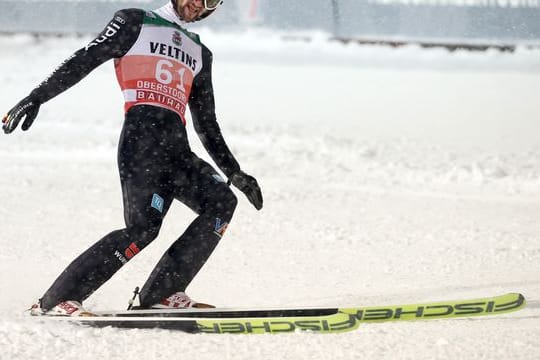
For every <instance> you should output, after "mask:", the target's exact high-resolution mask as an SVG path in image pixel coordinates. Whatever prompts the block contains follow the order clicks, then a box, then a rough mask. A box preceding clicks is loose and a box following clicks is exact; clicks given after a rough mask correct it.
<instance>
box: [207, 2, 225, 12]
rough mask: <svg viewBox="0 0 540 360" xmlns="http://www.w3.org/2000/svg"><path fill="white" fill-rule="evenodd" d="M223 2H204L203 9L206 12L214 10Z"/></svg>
mask: <svg viewBox="0 0 540 360" xmlns="http://www.w3.org/2000/svg"><path fill="white" fill-rule="evenodd" d="M221 3H223V0H204V8H205V9H206V10H215V9H216V8H217V7H218V6H219V5H220V4H221Z"/></svg>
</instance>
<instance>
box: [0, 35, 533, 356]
mask: <svg viewBox="0 0 540 360" xmlns="http://www.w3.org/2000/svg"><path fill="white" fill-rule="evenodd" d="M202 35H203V40H205V39H207V41H208V45H209V46H210V47H211V48H212V49H213V51H214V55H215V66H214V72H215V73H214V82H215V89H216V93H217V106H218V113H219V118H220V123H221V127H222V129H223V132H224V134H225V137H226V139H227V141H228V143H229V144H230V146H231V148H232V149H233V151H234V153H235V154H236V155H237V157H238V159H239V161H240V163H241V164H242V166H243V168H244V169H245V170H246V171H247V172H249V173H252V174H254V175H255V176H256V177H257V179H258V180H259V182H260V184H261V186H262V188H263V192H264V197H265V208H264V209H263V211H261V212H256V211H255V210H254V209H253V208H252V207H251V206H250V204H249V203H248V202H247V201H246V200H245V199H244V197H243V195H242V194H241V193H238V192H237V193H238V196H239V198H240V200H241V202H240V206H239V207H238V210H237V213H236V215H235V219H234V221H233V222H232V224H231V226H230V228H229V230H228V233H227V235H226V237H225V238H224V239H223V241H222V243H221V244H220V246H219V247H218V249H217V250H216V252H215V254H214V255H213V257H212V258H211V260H210V261H209V262H208V264H207V265H206V266H205V268H204V269H203V270H202V271H201V273H200V275H199V276H198V277H197V279H196V280H195V282H194V283H193V284H192V286H191V287H190V289H189V293H190V294H191V295H192V296H193V297H194V298H195V299H201V300H204V301H210V302H212V303H215V304H216V305H219V306H234V307H236V306H253V305H260V306H294V305H314V306H335V305H379V304H395V303H416V302H423V301H434V300H444V299H459V298H470V297H478V296H484V295H495V294H499V293H503V292H508V291H518V292H522V293H523V294H524V295H525V296H526V297H527V298H528V299H529V300H532V301H533V302H534V301H536V305H535V306H534V307H529V308H527V309H525V310H523V311H521V312H519V313H516V314H512V315H505V316H501V317H494V318H490V319H482V320H456V321H444V322H416V323H406V324H376V325H375V324H374V325H366V326H362V327H361V328H360V329H359V330H358V331H356V332H353V333H350V334H343V335H339V336H316V335H310V334H298V335H293V336H263V337H246V336H240V337H234V336H189V335H185V334H176V333H170V332H167V331H122V330H113V329H103V330H95V329H86V328H76V327H75V328H74V327H71V326H67V325H62V324H58V325H54V326H49V325H47V326H45V325H44V324H42V323H40V322H36V321H35V319H31V318H28V317H27V315H26V314H24V313H23V309H25V308H26V307H28V306H29V305H30V304H31V303H32V302H33V301H35V300H36V299H37V298H38V297H39V296H41V295H42V294H43V292H44V291H45V290H46V289H47V287H48V286H49V285H50V283H51V282H52V281H53V280H54V279H55V277H56V276H57V275H58V274H59V273H60V272H61V271H62V270H63V269H64V267H65V266H66V265H67V264H68V263H69V262H70V261H71V260H72V259H73V258H74V257H75V256H76V255H78V254H79V253H80V252H81V251H82V250H83V249H85V248H87V247H88V246H90V245H91V244H92V243H94V242H95V241H97V240H98V239H99V238H100V237H101V236H103V235H104V234H106V233H107V232H109V231H111V230H113V229H117V228H121V227H122V226H123V219H122V209H121V193H120V188H119V181H118V176H117V170H116V164H115V161H116V159H115V157H116V143H117V139H118V136H119V133H120V128H121V123H122V120H121V119H122V98H121V94H120V91H119V89H118V86H117V85H116V84H115V80H114V72H113V67H112V64H110V63H109V64H106V65H104V66H102V67H101V68H99V69H98V70H96V71H95V72H94V73H93V74H92V75H90V76H89V77H88V78H86V79H85V80H83V81H82V82H81V84H79V85H78V86H77V87H75V88H73V89H72V90H70V91H68V92H67V93H65V94H63V95H62V96H60V97H58V98H57V99H54V100H52V101H51V102H50V103H48V104H46V105H44V106H43V107H42V110H41V113H40V116H39V117H38V119H37V120H36V123H35V124H34V126H33V128H32V129H31V130H30V131H29V132H27V133H22V132H20V131H17V132H16V133H14V134H12V135H10V136H1V139H0V155H1V157H0V188H1V189H2V190H3V191H2V192H0V219H2V220H1V226H0V245H1V248H2V251H1V252H0V270H1V271H0V286H1V288H2V296H1V297H0V315H2V317H3V320H2V322H0V358H1V359H4V358H5V359H33V358H54V357H56V358H66V359H69V358H77V359H94V358H96V357H100V356H101V357H105V358H109V359H125V358H130V357H133V356H141V355H142V356H145V357H148V358H156V359H157V358H169V357H172V356H180V355H181V356H182V357H184V358H196V359H199V360H204V359H214V358H215V357H216V356H219V357H220V358H231V359H232V358H234V359H248V358H249V359H252V358H253V357H257V358H259V359H276V358H290V359H299V358H305V359H330V358H331V359H349V358H350V359H352V358H359V357H361V356H362V357H364V358H370V359H378V358H387V359H395V358H414V359H424V358H425V359H432V358H442V359H444V358H473V359H474V358H478V359H479V358H504V357H512V358H521V359H527V358H530V359H533V358H537V357H538V355H539V354H540V341H539V340H538V339H539V338H540V322H539V321H538V317H539V315H540V314H539V308H538V306H537V304H538V303H537V301H538V300H540V281H539V277H538V275H539V274H540V261H539V260H540V239H539V237H540V222H539V221H538V213H540V160H539V159H540V131H539V130H540V125H539V124H540V123H539V122H538V119H539V118H540V110H539V109H538V106H537V99H538V94H539V93H540V71H539V70H540V52H537V51H526V50H520V51H518V52H517V53H515V54H500V53H496V52H488V53H474V54H470V53H465V52H456V53H447V52H445V51H443V50H429V51H426V50H419V49H417V48H414V47H413V48H405V49H399V50H393V49H386V48H378V47H357V46H346V47H343V46H341V45H338V44H334V43H326V42H323V41H320V40H317V39H316V40H315V41H314V42H311V43H291V42H282V41H280V40H279V38H277V37H274V36H271V35H268V34H266V35H261V34H257V35H253V34H232V35H231V34H212V33H203V34H202ZM255 39H257V40H258V42H255V41H253V40H255ZM87 40H88V39H75V38H74V39H41V40H39V41H36V40H34V39H32V38H30V37H25V36H19V37H2V38H0V44H1V45H2V49H3V53H2V57H1V58H0V65H1V68H2V69H3V70H2V72H1V73H0V79H1V80H2V82H1V83H2V84H3V89H4V91H3V92H2V94H3V96H2V97H1V98H0V109H3V111H7V110H8V109H9V108H10V107H11V106H12V105H14V104H15V103H16V102H17V101H18V100H19V99H20V98H22V97H23V96H25V95H26V94H27V93H28V92H29V91H30V90H31V88H32V87H33V86H34V85H35V84H37V83H39V82H40V81H41V80H42V79H43V78H44V77H45V76H46V75H47V74H48V73H49V72H50V71H51V70H52V69H53V68H54V67H55V66H56V65H57V64H58V63H59V62H61V61H62V60H63V59H64V58H66V57H67V56H69V55H70V53H71V52H72V51H74V50H75V49H76V48H78V47H80V46H82V45H84V44H85V43H86V42H87ZM261 43H262V45H259V44H261ZM248 47H249V48H248ZM36 54H38V55H39V57H38V58H36V56H37V55H36ZM38 60H39V61H38ZM190 135H191V139H192V141H191V143H192V145H193V147H194V149H196V151H197V152H198V153H199V154H201V155H202V154H204V151H203V150H201V146H200V144H199V143H198V141H197V140H196V135H195V134H194V133H193V132H192V130H191V128H190ZM193 217H194V215H193V214H192V213H190V212H189V211H188V210H187V209H185V208H184V207H183V206H181V205H179V204H178V205H177V206H173V208H172V209H171V211H170V212H169V214H168V217H167V218H166V220H165V223H164V226H163V229H162V231H161V234H160V236H159V238H158V239H157V240H156V241H155V242H154V243H153V244H152V245H151V246H150V247H149V248H148V249H146V250H145V251H144V252H143V253H142V254H140V255H139V256H137V257H136V258H135V259H133V261H131V262H130V263H129V264H128V265H126V266H125V267H124V268H123V269H122V270H121V271H120V272H119V273H118V274H117V276H116V277H114V278H113V279H112V280H111V281H110V282H109V283H107V284H106V285H105V286H104V287H103V288H101V289H100V290H98V291H97V292H96V293H95V294H94V295H93V296H92V297H91V298H89V299H88V301H87V302H86V305H87V306H88V307H90V308H94V309H123V308H124V307H125V306H126V304H127V299H128V298H129V297H130V295H131V291H132V290H133V288H134V287H135V286H137V285H141V284H142V283H143V282H144V280H145V278H146V276H147V274H148V273H149V271H150V270H151V268H152V266H153V265H154V263H155V262H156V261H157V260H158V259H159V257H160V256H161V254H162V252H163V251H165V249H166V248H167V247H168V245H169V244H170V243H171V241H173V240H174V239H176V237H177V236H178V235H179V234H180V233H181V232H182V231H183V229H184V228H185V227H186V226H187V224H188V223H189V222H190V221H191V220H192V219H193Z"/></svg>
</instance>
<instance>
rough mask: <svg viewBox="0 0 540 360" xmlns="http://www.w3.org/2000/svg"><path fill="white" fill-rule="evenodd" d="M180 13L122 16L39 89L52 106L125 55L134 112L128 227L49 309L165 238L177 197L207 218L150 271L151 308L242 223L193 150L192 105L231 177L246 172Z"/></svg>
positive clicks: (73, 269) (69, 276)
mask: <svg viewBox="0 0 540 360" xmlns="http://www.w3.org/2000/svg"><path fill="white" fill-rule="evenodd" d="M173 12H174V10H173V9H172V6H171V5H170V4H168V5H166V6H164V7H163V8H160V9H158V10H156V11H153V12H150V11H144V10H140V9H126V10H121V11H118V12H117V13H116V14H115V15H114V17H113V19H112V20H111V22H110V23H109V24H108V25H107V27H106V28H105V29H104V30H103V32H102V33H101V34H100V35H98V36H97V37H96V38H95V39H94V40H92V41H91V42H90V43H89V44H88V45H87V46H86V47H85V48H82V49H80V50H78V51H77V52H75V54H73V56H71V57H70V58H69V59H68V60H66V61H65V62H64V63H63V64H62V65H61V66H60V67H59V68H58V69H57V70H55V72H54V73H53V74H52V75H51V76H50V77H49V78H48V79H47V80H45V81H44V82H43V83H42V84H41V85H39V86H38V87H37V88H36V89H35V90H34V91H33V92H32V96H35V97H36V98H37V99H39V100H40V101H41V102H45V101H47V100H49V99H51V98H53V97H54V96H56V95H58V94H59V93H61V92H62V91H64V90H66V89H68V88H69V87H71V86H73V85H74V84H75V83H77V82H78V81H79V80H81V79H82V78H83V77H84V76H86V75H87V74H88V73H89V72H91V71H92V70H93V69H95V68H96V67H97V66H99V65H100V64H102V63H104V62H105V61H107V60H110V59H115V60H114V62H115V70H116V74H117V78H118V81H119V84H120V87H121V89H122V91H123V95H124V99H125V111H126V112H125V120H124V124H123V129H122V133H121V136H120V141H119V147H118V167H119V171H120V180H121V185H122V194H123V202H124V218H125V224H126V227H125V228H123V229H120V230H116V231H113V232H111V233H109V234H108V235H106V236H105V237H103V238H102V239H101V240H99V241H98V242H97V243H95V244H94V245H93V246H91V247H90V248H89V249H88V250H86V251H85V252H84V253H82V254H81V255H80V256H79V257H77V258H76V259H75V260H74V261H73V262H72V263H71V264H70V265H69V266H68V267H67V268H66V269H65V270H64V271H63V272H62V274H61V275H60V276H59V277H58V279H56V281H55V282H54V283H53V285H52V286H51V287H50V289H49V290H47V292H46V293H45V294H44V295H43V297H42V298H41V307H42V308H43V309H45V310H46V309H50V308H52V307H54V306H55V305H56V304H58V303H60V302H62V301H66V300H76V301H79V302H82V301H83V300H85V299H86V298H88V297H89V296H90V295H91V294H92V293H93V292H94V291H95V290H97V289H98V288H99V287H100V286H101V285H103V284H104V283H105V282H106V281H107V280H108V279H110V278H111V277H112V276H113V275H114V273H116V272H117V271H118V270H119V269H120V268H121V267H122V266H123V265H124V264H126V263H127V262H128V261H129V260H130V259H132V258H133V256H135V255H136V254H138V253H139V252H140V251H142V250H143V249H144V248H145V247H146V246H147V245H148V244H150V243H151V242H152V241H153V240H154V239H155V238H156V236H157V235H158V233H159V230H160V227H161V224H162V221H163V218H164V216H165V215H166V213H167V210H168V209H169V207H170V205H171V203H172V201H173V200H174V199H177V200H179V201H181V202H182V203H184V204H186V205H187V206H188V207H190V208H191V209H192V210H193V211H195V212H196V213H197V214H198V216H197V218H196V219H195V220H194V221H193V222H192V223H191V224H190V225H189V227H188V228H187V229H186V231H185V232H184V234H183V235H182V236H180V238H179V239H178V240H176V241H175V242H174V243H173V244H172V245H171V247H170V248H169V249H168V250H167V251H166V252H165V254H164V255H163V257H162V258H161V259H160V260H159V262H158V264H157V265H156V267H155V268H154V270H153V271H152V273H151V274H150V277H149V278H148V280H147V281H146V283H145V284H144V286H143V288H142V290H141V294H140V300H141V306H142V307H150V306H151V305H153V304H156V303H159V302H160V301H161V300H162V299H163V298H165V297H167V296H169V295H171V294H172V293H174V292H177V291H184V290H185V288H186V287H187V286H188V285H189V283H190V282H191V280H192V279H193V278H194V277H195V275H196V274H197V272H198V271H199V270H200V269H201V267H202V266H203V265H204V263H205V262H206V260H207V259H208V257H209V256H210V254H211V253H212V251H213V250H214V248H215V247H216V245H217V244H218V242H219V240H220V239H221V237H222V235H223V233H224V231H225V229H226V228H227V225H228V223H229V222H230V220H231V218H232V215H233V212H234V210H235V207H236V204H237V199H236V197H235V195H234V194H233V192H232V191H231V190H230V188H229V186H228V185H227V184H226V182H225V181H224V180H223V178H222V177H221V176H220V175H219V174H218V172H217V171H216V170H215V169H214V168H213V167H212V166H211V165H209V164H208V163H206V162H205V161H203V160H202V159H200V158H198V157H197V156H196V155H195V154H194V153H193V152H192V151H191V149H190V146H189V143H188V139H187V133H186V128H185V126H184V125H185V123H186V118H185V112H186V107H187V106H189V108H190V111H191V115H192V120H193V125H194V128H195V130H196V132H197V134H198V135H199V137H200V139H201V141H202V143H203V145H204V146H205V148H206V150H207V151H208V152H209V154H210V155H211V157H212V159H213V160H214V161H215V163H216V164H217V165H218V166H219V168H220V169H221V170H222V171H223V173H224V174H225V175H226V176H227V177H229V176H230V175H231V174H233V173H235V172H236V171H239V170H240V166H239V165H238V163H237V161H236V160H235V158H234V156H233V155H232V154H231V152H230V150H229V148H228V147H227V145H226V143H225V141H224V140H223V137H222V135H221V131H220V128H219V126H218V123H217V121H216V116H215V105H214V93H213V89H212V77H211V66H212V54H211V52H210V51H209V50H208V48H206V47H205V46H204V45H203V44H202V43H201V42H200V40H199V37H198V36H197V35H196V34H193V33H190V32H188V31H187V30H185V29H184V28H183V27H182V24H181V22H180V21H179V20H178V18H177V17H176V16H175V14H174V13H173Z"/></svg>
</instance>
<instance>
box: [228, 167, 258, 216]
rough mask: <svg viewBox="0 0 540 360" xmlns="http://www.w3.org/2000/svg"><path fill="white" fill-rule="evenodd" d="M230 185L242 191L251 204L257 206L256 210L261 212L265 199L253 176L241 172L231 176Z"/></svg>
mask: <svg viewBox="0 0 540 360" xmlns="http://www.w3.org/2000/svg"><path fill="white" fill-rule="evenodd" d="M229 183H232V184H233V185H234V186H236V187H237V188H238V189H240V191H242V192H243V193H244V194H245V195H246V197H247V198H248V200H249V202H250V203H252V204H253V206H255V209H257V210H261V209H262V207H263V197H262V193H261V188H260V187H259V184H257V180H255V178H254V177H253V176H250V175H248V174H246V173H245V172H243V171H242V170H239V171H237V172H235V173H234V174H232V175H231V176H229Z"/></svg>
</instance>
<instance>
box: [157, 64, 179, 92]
mask: <svg viewBox="0 0 540 360" xmlns="http://www.w3.org/2000/svg"><path fill="white" fill-rule="evenodd" d="M185 73H186V68H184V67H182V68H180V69H175V68H174V64H173V63H172V61H169V60H159V61H158V62H157V63H156V80H157V81H159V82H160V83H162V84H163V85H171V84H172V82H173V81H175V80H176V81H175V82H176V88H177V89H178V90H180V91H182V92H184V93H185V92H186V88H185V87H184V74H185ZM175 75H176V77H177V78H176V79H175Z"/></svg>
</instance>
